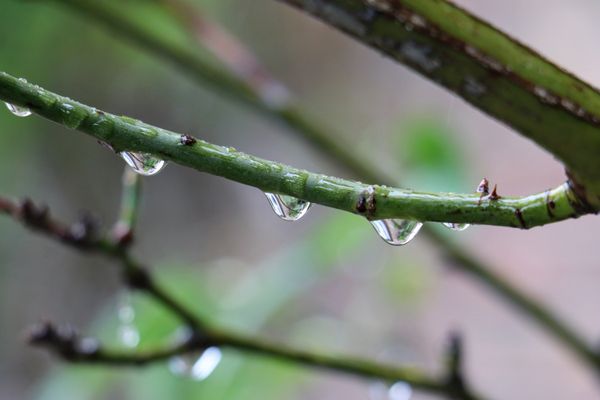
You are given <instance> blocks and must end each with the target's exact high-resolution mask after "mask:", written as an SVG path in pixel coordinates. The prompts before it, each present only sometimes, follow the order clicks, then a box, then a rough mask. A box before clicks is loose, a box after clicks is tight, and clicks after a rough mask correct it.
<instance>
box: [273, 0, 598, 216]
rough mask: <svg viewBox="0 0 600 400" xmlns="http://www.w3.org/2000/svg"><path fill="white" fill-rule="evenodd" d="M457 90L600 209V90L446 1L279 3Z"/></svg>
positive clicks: (286, 0)
mask: <svg viewBox="0 0 600 400" xmlns="http://www.w3.org/2000/svg"><path fill="white" fill-rule="evenodd" d="M278 1H280V2H283V3H287V4H290V5H293V6H296V7H298V8H301V9H303V10H305V11H307V12H308V13H310V14H312V15H314V16H316V17H318V18H320V19H321V20H322V21H324V22H326V23H327V24H329V25H331V26H334V27H336V28H338V29H340V30H342V31H344V32H346V33H347V34H349V35H351V36H352V37H354V38H355V39H356V40H358V41H360V42H362V43H364V44H366V45H368V46H370V47H373V48H375V49H377V50H379V51H381V52H383V53H384V54H386V55H388V56H390V57H391V58H393V59H395V60H397V61H399V62H401V63H403V64H405V65H406V66H408V67H409V68H411V69H413V70H414V71H416V72H418V73H419V74H421V75H423V76H425V77H426V78H428V79H430V80H432V81H433V82H436V83H438V84H440V85H442V86H443V87H445V88H446V89H447V90H449V91H452V92H453V93H455V94H457V95H458V96H460V97H462V98H463V99H464V100H466V101H467V102H469V103H470V104H472V105H473V106H474V107H476V108H478V109H480V110H481V111H483V112H485V113H487V114H488V115H490V116H492V117H494V118H496V119H498V120H499V121H501V122H503V123H505V124H507V125H508V126H510V127H512V128H513V129H515V130H516V131H518V132H519V133H521V134H522V135H524V136H526V137H528V138H529V139H531V140H533V141H535V142H536V143H537V144H539V145H540V146H542V147H543V148H545V149H546V150H548V151H549V152H551V153H552V154H553V155H554V156H556V157H557V158H558V159H560V160H561V161H562V162H563V163H564V164H565V165H566V166H567V168H568V169H569V170H570V171H571V173H572V174H573V176H574V178H576V179H575V180H576V181H578V182H580V183H581V184H582V185H583V186H584V187H585V189H586V190H585V191H582V192H581V193H580V194H581V199H582V201H583V202H585V203H587V204H588V205H589V207H590V208H593V209H596V210H597V209H598V208H599V207H600V159H599V158H598V156H597V155H598V154H599V153H600V114H599V113H598V110H600V93H599V92H598V91H597V90H596V89H595V88H593V87H591V86H590V85H589V84H587V83H586V82H584V81H582V80H580V79H579V78H577V77H575V76H574V75H572V74H570V73H568V72H566V71H565V70H563V69H562V68H560V67H558V66H556V65H554V64H552V63H551V62H550V61H548V60H546V59H545V58H543V57H542V56H541V55H540V54H538V53H536V52H535V51H533V50H531V49H529V48H528V47H526V46H524V45H522V44H521V43H519V42H517V41H516V40H515V39H513V38H511V37H510V36H509V35H508V34H506V33H504V32H501V31H500V30H498V29H496V28H494V27H493V26H491V25H490V24H488V23H486V22H484V21H482V20H481V19H479V18H477V17H475V16H473V15H472V14H470V13H468V12H467V11H466V10H464V9H462V8H460V7H458V6H456V5H454V4H453V3H451V2H449V1H447V0H323V1H318V2H315V1H312V0H278Z"/></svg>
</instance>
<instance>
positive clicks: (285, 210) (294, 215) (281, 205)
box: [265, 193, 310, 221]
mask: <svg viewBox="0 0 600 400" xmlns="http://www.w3.org/2000/svg"><path fill="white" fill-rule="evenodd" d="M265 196H267V199H268V200H269V204H271V208H272V209H273V211H274V212H275V214H277V216H278V217H280V218H281V219H284V220H286V221H297V220H299V219H300V218H302V217H303V216H304V214H306V211H308V208H309V207H310V202H308V201H305V200H300V199H297V198H295V197H292V196H286V195H283V194H275V193H265Z"/></svg>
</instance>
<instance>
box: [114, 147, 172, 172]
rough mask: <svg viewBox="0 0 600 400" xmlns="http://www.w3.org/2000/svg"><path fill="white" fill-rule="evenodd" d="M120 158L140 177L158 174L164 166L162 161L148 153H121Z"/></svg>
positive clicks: (164, 163)
mask: <svg viewBox="0 0 600 400" xmlns="http://www.w3.org/2000/svg"><path fill="white" fill-rule="evenodd" d="M121 157H122V158H123V160H125V162H126V163H127V165H129V166H130V167H131V168H132V169H133V170H134V171H135V172H137V173H138V174H140V175H146V176H149V175H154V174H157V173H159V172H160V170H162V169H163V167H164V166H165V165H166V162H165V161H164V160H161V159H160V158H156V157H154V156H153V155H151V154H148V153H133V152H129V151H123V152H121Z"/></svg>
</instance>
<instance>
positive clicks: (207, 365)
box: [169, 347, 223, 381]
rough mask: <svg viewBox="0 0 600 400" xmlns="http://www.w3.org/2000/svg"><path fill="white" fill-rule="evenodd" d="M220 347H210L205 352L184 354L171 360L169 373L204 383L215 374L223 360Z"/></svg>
mask: <svg viewBox="0 0 600 400" xmlns="http://www.w3.org/2000/svg"><path fill="white" fill-rule="evenodd" d="M222 356H223V355H222V353H221V350H220V349H219V348H218V347H209V348H207V349H206V350H204V351H200V352H193V353H187V354H182V355H180V356H176V357H172V358H170V359H169V371H171V373H172V374H173V375H178V376H183V377H187V378H191V379H193V380H195V381H202V380H204V379H206V378H208V377H209V376H210V374H212V373H213V371H214V370H215V368H217V366H218V365H219V363H220V362H221V358H222Z"/></svg>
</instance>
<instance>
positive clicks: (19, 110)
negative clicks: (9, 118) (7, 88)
mask: <svg viewBox="0 0 600 400" xmlns="http://www.w3.org/2000/svg"><path fill="white" fill-rule="evenodd" d="M5 104H6V108H8V110H9V111H10V112H11V113H13V115H16V116H17V117H29V116H30V115H31V110H30V109H29V108H26V107H21V106H15V105H14V104H10V103H5Z"/></svg>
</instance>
